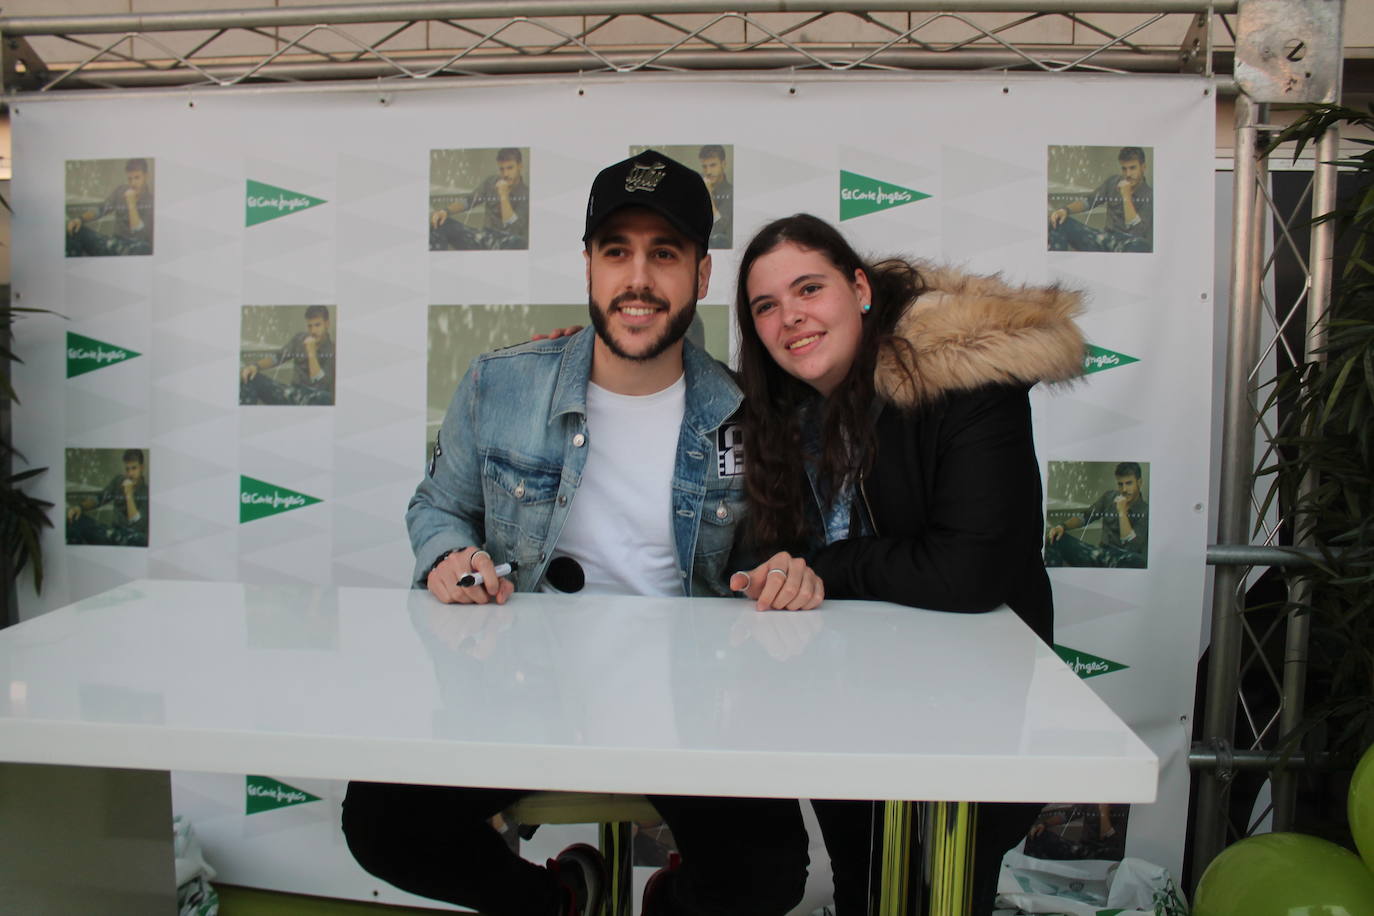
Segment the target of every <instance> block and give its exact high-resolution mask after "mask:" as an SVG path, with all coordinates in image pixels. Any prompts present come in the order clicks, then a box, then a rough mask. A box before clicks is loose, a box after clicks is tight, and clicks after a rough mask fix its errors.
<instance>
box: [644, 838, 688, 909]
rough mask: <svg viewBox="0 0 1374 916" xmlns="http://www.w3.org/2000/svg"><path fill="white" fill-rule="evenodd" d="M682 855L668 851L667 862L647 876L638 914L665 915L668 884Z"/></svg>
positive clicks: (670, 882)
mask: <svg viewBox="0 0 1374 916" xmlns="http://www.w3.org/2000/svg"><path fill="white" fill-rule="evenodd" d="M681 862H682V857H681V856H680V855H678V854H677V853H675V852H674V853H669V855H668V864H667V865H665V866H664V867H663V868H660V869H659V870H658V871H656V872H654V873H653V874H652V875H650V876H649V880H648V881H647V882H645V884H644V900H643V902H642V903H641V904H640V908H639V914H640V916H667V914H668V904H667V902H666V901H667V899H668V886H669V885H670V884H672V882H673V872H675V871H677V867H678V865H679V864H680V863H681Z"/></svg>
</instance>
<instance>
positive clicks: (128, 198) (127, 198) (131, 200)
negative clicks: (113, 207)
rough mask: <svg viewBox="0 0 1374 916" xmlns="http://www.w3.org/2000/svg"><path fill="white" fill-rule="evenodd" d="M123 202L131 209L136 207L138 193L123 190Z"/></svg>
mask: <svg viewBox="0 0 1374 916" xmlns="http://www.w3.org/2000/svg"><path fill="white" fill-rule="evenodd" d="M124 202H125V203H126V204H128V205H129V207H130V208H133V207H135V206H137V205H138V192H137V191H135V190H134V189H133V188H125V189H124Z"/></svg>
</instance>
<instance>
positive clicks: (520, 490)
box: [515, 480, 525, 499]
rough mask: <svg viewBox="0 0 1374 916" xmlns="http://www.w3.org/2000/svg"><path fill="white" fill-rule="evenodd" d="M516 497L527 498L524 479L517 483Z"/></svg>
mask: <svg viewBox="0 0 1374 916" xmlns="http://www.w3.org/2000/svg"><path fill="white" fill-rule="evenodd" d="M515 498H516V499H524V498H525V482H524V481H523V480H522V481H520V482H519V483H518V484H516V485H515Z"/></svg>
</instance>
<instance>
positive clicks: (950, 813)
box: [926, 802, 977, 916]
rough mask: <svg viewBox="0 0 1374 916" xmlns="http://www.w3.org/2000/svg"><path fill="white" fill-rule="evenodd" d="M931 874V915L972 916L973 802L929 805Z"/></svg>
mask: <svg viewBox="0 0 1374 916" xmlns="http://www.w3.org/2000/svg"><path fill="white" fill-rule="evenodd" d="M926 806H927V808H928V809H929V818H930V819H929V824H930V830H929V831H928V833H927V843H926V849H927V850H928V852H927V857H928V864H929V874H930V908H929V910H928V911H927V916H969V907H970V905H971V904H972V902H973V864H974V863H973V841H974V836H975V831H976V829H977V825H976V823H975V817H974V812H975V811H976V808H975V806H974V805H972V804H970V803H969V802H927V803H926Z"/></svg>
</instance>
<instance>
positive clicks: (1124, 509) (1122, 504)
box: [1113, 493, 1131, 515]
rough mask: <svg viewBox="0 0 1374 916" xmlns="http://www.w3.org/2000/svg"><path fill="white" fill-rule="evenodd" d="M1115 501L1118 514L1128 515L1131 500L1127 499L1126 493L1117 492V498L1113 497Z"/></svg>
mask: <svg viewBox="0 0 1374 916" xmlns="http://www.w3.org/2000/svg"><path fill="white" fill-rule="evenodd" d="M1113 502H1115V503H1116V514H1117V515H1126V514H1128V513H1129V511H1130V505H1131V501H1130V500H1129V499H1127V498H1126V497H1125V495H1124V494H1121V493H1118V494H1116V497H1115V499H1113Z"/></svg>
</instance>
